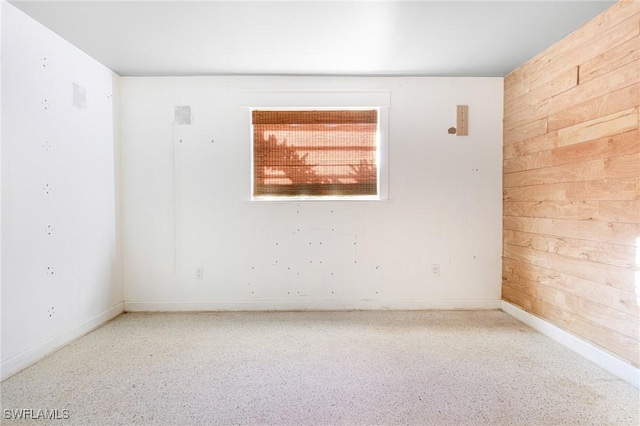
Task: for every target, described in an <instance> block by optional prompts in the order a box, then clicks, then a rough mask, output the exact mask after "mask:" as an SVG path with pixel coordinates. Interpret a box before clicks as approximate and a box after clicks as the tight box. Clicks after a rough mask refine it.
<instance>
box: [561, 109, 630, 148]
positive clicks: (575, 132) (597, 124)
mask: <svg viewBox="0 0 640 426" xmlns="http://www.w3.org/2000/svg"><path fill="white" fill-rule="evenodd" d="M637 128H638V110H637V108H629V109H626V110H624V111H620V112H616V113H613V114H609V115H605V116H603V117H598V118H594V119H592V120H589V121H585V122H583V123H579V124H575V125H573V126H570V127H565V128H564V129H560V130H558V139H557V143H558V146H567V145H574V144H577V143H581V142H585V141H590V140H593V139H599V138H603V137H606V136H611V135H617V134H619V133H624V132H628V131H631V130H634V129H637Z"/></svg>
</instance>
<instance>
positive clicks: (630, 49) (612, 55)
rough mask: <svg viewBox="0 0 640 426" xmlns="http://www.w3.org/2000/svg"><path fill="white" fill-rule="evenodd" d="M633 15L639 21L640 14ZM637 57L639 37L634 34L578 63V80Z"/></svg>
mask: <svg viewBox="0 0 640 426" xmlns="http://www.w3.org/2000/svg"><path fill="white" fill-rule="evenodd" d="M635 17H636V19H638V21H640V15H635ZM632 19H633V18H632ZM638 59H640V37H638V36H636V37H634V38H632V39H630V40H628V41H626V42H624V43H622V44H620V45H618V46H616V47H614V48H613V49H611V50H608V51H606V52H604V53H602V54H600V55H598V56H596V57H595V58H593V59H591V60H590V61H587V62H585V63H583V64H582V65H580V68H579V72H580V73H579V81H580V82H581V83H586V82H587V81H589V80H593V79H594V78H596V77H600V76H601V75H605V74H608V73H610V72H612V71H613V70H615V69H617V68H620V67H621V66H623V65H626V64H628V63H630V62H633V61H637V60H638Z"/></svg>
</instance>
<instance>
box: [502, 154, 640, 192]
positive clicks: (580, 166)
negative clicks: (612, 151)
mask: <svg viewBox="0 0 640 426" xmlns="http://www.w3.org/2000/svg"><path fill="white" fill-rule="evenodd" d="M639 168H640V153H639V154H632V155H626V156H623V157H613V158H600V159H597V160H593V161H587V162H584V163H576V164H564V165H561V166H555V167H546V168H542V169H533V170H525V171H522V172H515V173H507V174H505V175H504V176H503V182H502V186H503V187H504V188H510V187H514V186H518V187H522V186H529V185H548V184H556V183H563V182H581V181H592V180H608V179H616V178H621V179H625V178H635V177H636V176H637V175H638V169H639Z"/></svg>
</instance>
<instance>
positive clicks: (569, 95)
mask: <svg viewBox="0 0 640 426" xmlns="http://www.w3.org/2000/svg"><path fill="white" fill-rule="evenodd" d="M639 77H640V61H633V62H631V63H628V64H626V65H624V66H622V67H620V68H617V69H615V70H614V71H612V72H610V73H608V74H605V75H601V76H600V77H598V78H594V79H593V80H590V81H587V82H586V83H584V84H579V85H577V86H576V87H574V88H573V89H571V90H567V91H566V92H563V93H560V94H559V95H558V96H554V97H553V98H551V100H550V102H549V109H548V110H549V115H553V114H555V113H557V112H560V111H562V110H564V109H567V108H570V107H572V106H574V105H576V104H580V103H583V102H587V101H590V100H592V99H595V98H598V97H601V96H605V95H607V94H609V93H611V92H613V91H616V90H619V89H622V88H624V87H627V86H631V85H633V84H637V83H638V81H640V78H639Z"/></svg>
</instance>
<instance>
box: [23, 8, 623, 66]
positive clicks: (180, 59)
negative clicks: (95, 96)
mask: <svg viewBox="0 0 640 426" xmlns="http://www.w3.org/2000/svg"><path fill="white" fill-rule="evenodd" d="M12 3H13V4H14V5H15V6H17V7H18V8H20V9H22V10H23V11H25V12H26V13H27V14H29V15H31V16H32V17H33V18H35V19H36V20H38V21H40V22H41V23H43V24H44V25H46V26H47V27H49V28H51V29H52V30H53V31H54V32H56V33H58V34H59V35H61V36H62V37H64V38H65V39H67V40H69V41H70V42H71V43H73V44H74V45H76V46H78V47H79V48H80V49H82V50H83V51H85V52H86V53H88V54H89V55H91V56H93V57H94V58H96V59H97V60H98V61H100V62H101V63H103V64H104V65H106V66H107V67H109V68H111V69H112V70H114V71H115V72H117V73H118V74H120V75H128V76H134V75H419V76H423V75H426V76H476V77H481V76H498V77H501V76H504V75H506V74H507V73H509V72H510V71H512V70H513V69H515V68H516V67H518V66H519V65H520V64H522V63H524V62H526V61H527V60H528V59H530V58H532V57H533V56H535V55H536V54H538V53H539V52H541V51H543V50H544V49H545V48H547V47H549V46H550V45H551V44H553V43H554V42H555V41H557V40H560V39H561V38H563V37H564V36H565V35H567V34H568V33H570V32H571V31H573V30H574V29H576V28H577V27H579V26H580V25H581V24H582V23H584V22H586V21H588V20H589V19H591V18H592V17H594V16H595V15H597V14H598V13H600V12H602V11H603V10H605V9H606V8H608V7H609V6H610V5H611V4H613V3H615V1H593V0H573V1H540V0H538V1H517V0H513V1H452V0H449V1H426V0H424V1H393V0H387V1H373V2H370V1H326V0H325V1H300V0H298V1H279V2H278V1H269V0H262V1H254V2H247V1H203V2H190V1H184V0H180V1H138V2H133V1H114V0H111V1H97V2H87V1H71V2H59V1H51V0H49V1H40V2H37V1H13V2H12Z"/></svg>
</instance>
